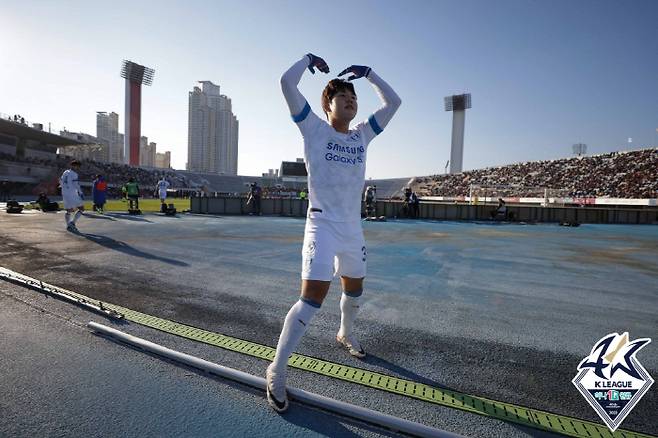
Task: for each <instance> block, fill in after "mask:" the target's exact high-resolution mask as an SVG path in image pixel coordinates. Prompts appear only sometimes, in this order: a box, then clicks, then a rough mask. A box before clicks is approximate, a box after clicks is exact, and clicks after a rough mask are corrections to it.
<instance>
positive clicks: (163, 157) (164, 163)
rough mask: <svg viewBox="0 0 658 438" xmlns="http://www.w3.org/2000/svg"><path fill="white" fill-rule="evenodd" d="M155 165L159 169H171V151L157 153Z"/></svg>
mask: <svg viewBox="0 0 658 438" xmlns="http://www.w3.org/2000/svg"><path fill="white" fill-rule="evenodd" d="M155 167H157V168H158V169H171V152H170V151H167V152H165V153H160V152H156V153H155Z"/></svg>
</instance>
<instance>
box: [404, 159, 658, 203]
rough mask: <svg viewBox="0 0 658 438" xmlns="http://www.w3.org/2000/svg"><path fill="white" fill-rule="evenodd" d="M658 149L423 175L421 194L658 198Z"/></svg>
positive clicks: (418, 182) (417, 185)
mask: <svg viewBox="0 0 658 438" xmlns="http://www.w3.org/2000/svg"><path fill="white" fill-rule="evenodd" d="M657 174H658V148H652V149H643V150H637V151H630V152H612V153H608V154H602V155H596V156H588V157H587V156H586V157H574V158H564V159H560V160H551V161H532V162H527V163H518V164H511V165H508V166H500V167H491V168H486V169H478V170H472V171H468V172H463V173H459V174H452V175H433V176H428V177H418V178H416V179H415V180H414V183H413V187H414V190H415V191H416V192H417V193H418V195H419V196H421V197H423V196H445V197H460V196H469V190H470V188H471V186H472V185H479V186H489V187H495V186H517V187H518V189H516V191H515V193H511V192H508V196H515V197H526V196H528V197H534V196H543V194H542V193H537V188H548V189H559V190H560V191H561V195H562V196H565V197H574V198H589V197H609V198H635V199H642V198H658V178H657V177H656V175H657Z"/></svg>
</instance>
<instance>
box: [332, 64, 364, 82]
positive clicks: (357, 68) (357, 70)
mask: <svg viewBox="0 0 658 438" xmlns="http://www.w3.org/2000/svg"><path fill="white" fill-rule="evenodd" d="M370 70H371V69H370V67H366V66H365V65H350V66H349V67H347V68H346V69H345V70H343V71H342V72H340V74H339V75H338V76H343V75H346V74H348V73H352V76H350V77H349V78H347V80H348V81H353V80H354V79H359V78H363V77H365V78H367V77H368V75H369V74H370Z"/></svg>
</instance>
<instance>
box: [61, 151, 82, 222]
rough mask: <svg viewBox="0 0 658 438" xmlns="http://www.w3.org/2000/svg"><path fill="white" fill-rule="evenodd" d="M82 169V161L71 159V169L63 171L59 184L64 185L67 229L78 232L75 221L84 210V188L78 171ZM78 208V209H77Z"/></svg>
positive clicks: (63, 194)
mask: <svg viewBox="0 0 658 438" xmlns="http://www.w3.org/2000/svg"><path fill="white" fill-rule="evenodd" d="M79 170H80V162H79V161H78V160H73V161H71V163H70V165H69V169H67V170H65V171H64V173H62V176H61V177H60V179H59V184H60V186H61V187H62V200H63V201H64V209H65V210H66V213H64V219H65V220H66V229H67V230H68V231H71V232H78V228H77V227H76V226H75V223H76V222H77V220H78V219H80V216H82V212H83V211H84V209H85V208H84V205H83V201H82V198H83V196H82V189H80V181H79V176H78V171H79ZM76 210H77V211H76ZM74 211H75V215H74V216H73V218H72V219H71V213H73V212H74Z"/></svg>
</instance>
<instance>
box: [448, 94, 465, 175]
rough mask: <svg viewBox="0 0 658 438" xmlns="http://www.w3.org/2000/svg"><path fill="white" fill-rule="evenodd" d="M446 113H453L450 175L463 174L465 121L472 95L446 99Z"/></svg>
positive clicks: (454, 96) (460, 95)
mask: <svg viewBox="0 0 658 438" xmlns="http://www.w3.org/2000/svg"><path fill="white" fill-rule="evenodd" d="M445 105H446V111H452V145H451V146H450V173H451V174H452V173H461V171H462V159H463V157H464V121H465V120H466V110H467V109H468V108H470V107H471V94H470V93H468V94H456V95H453V96H448V97H446V98H445Z"/></svg>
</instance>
